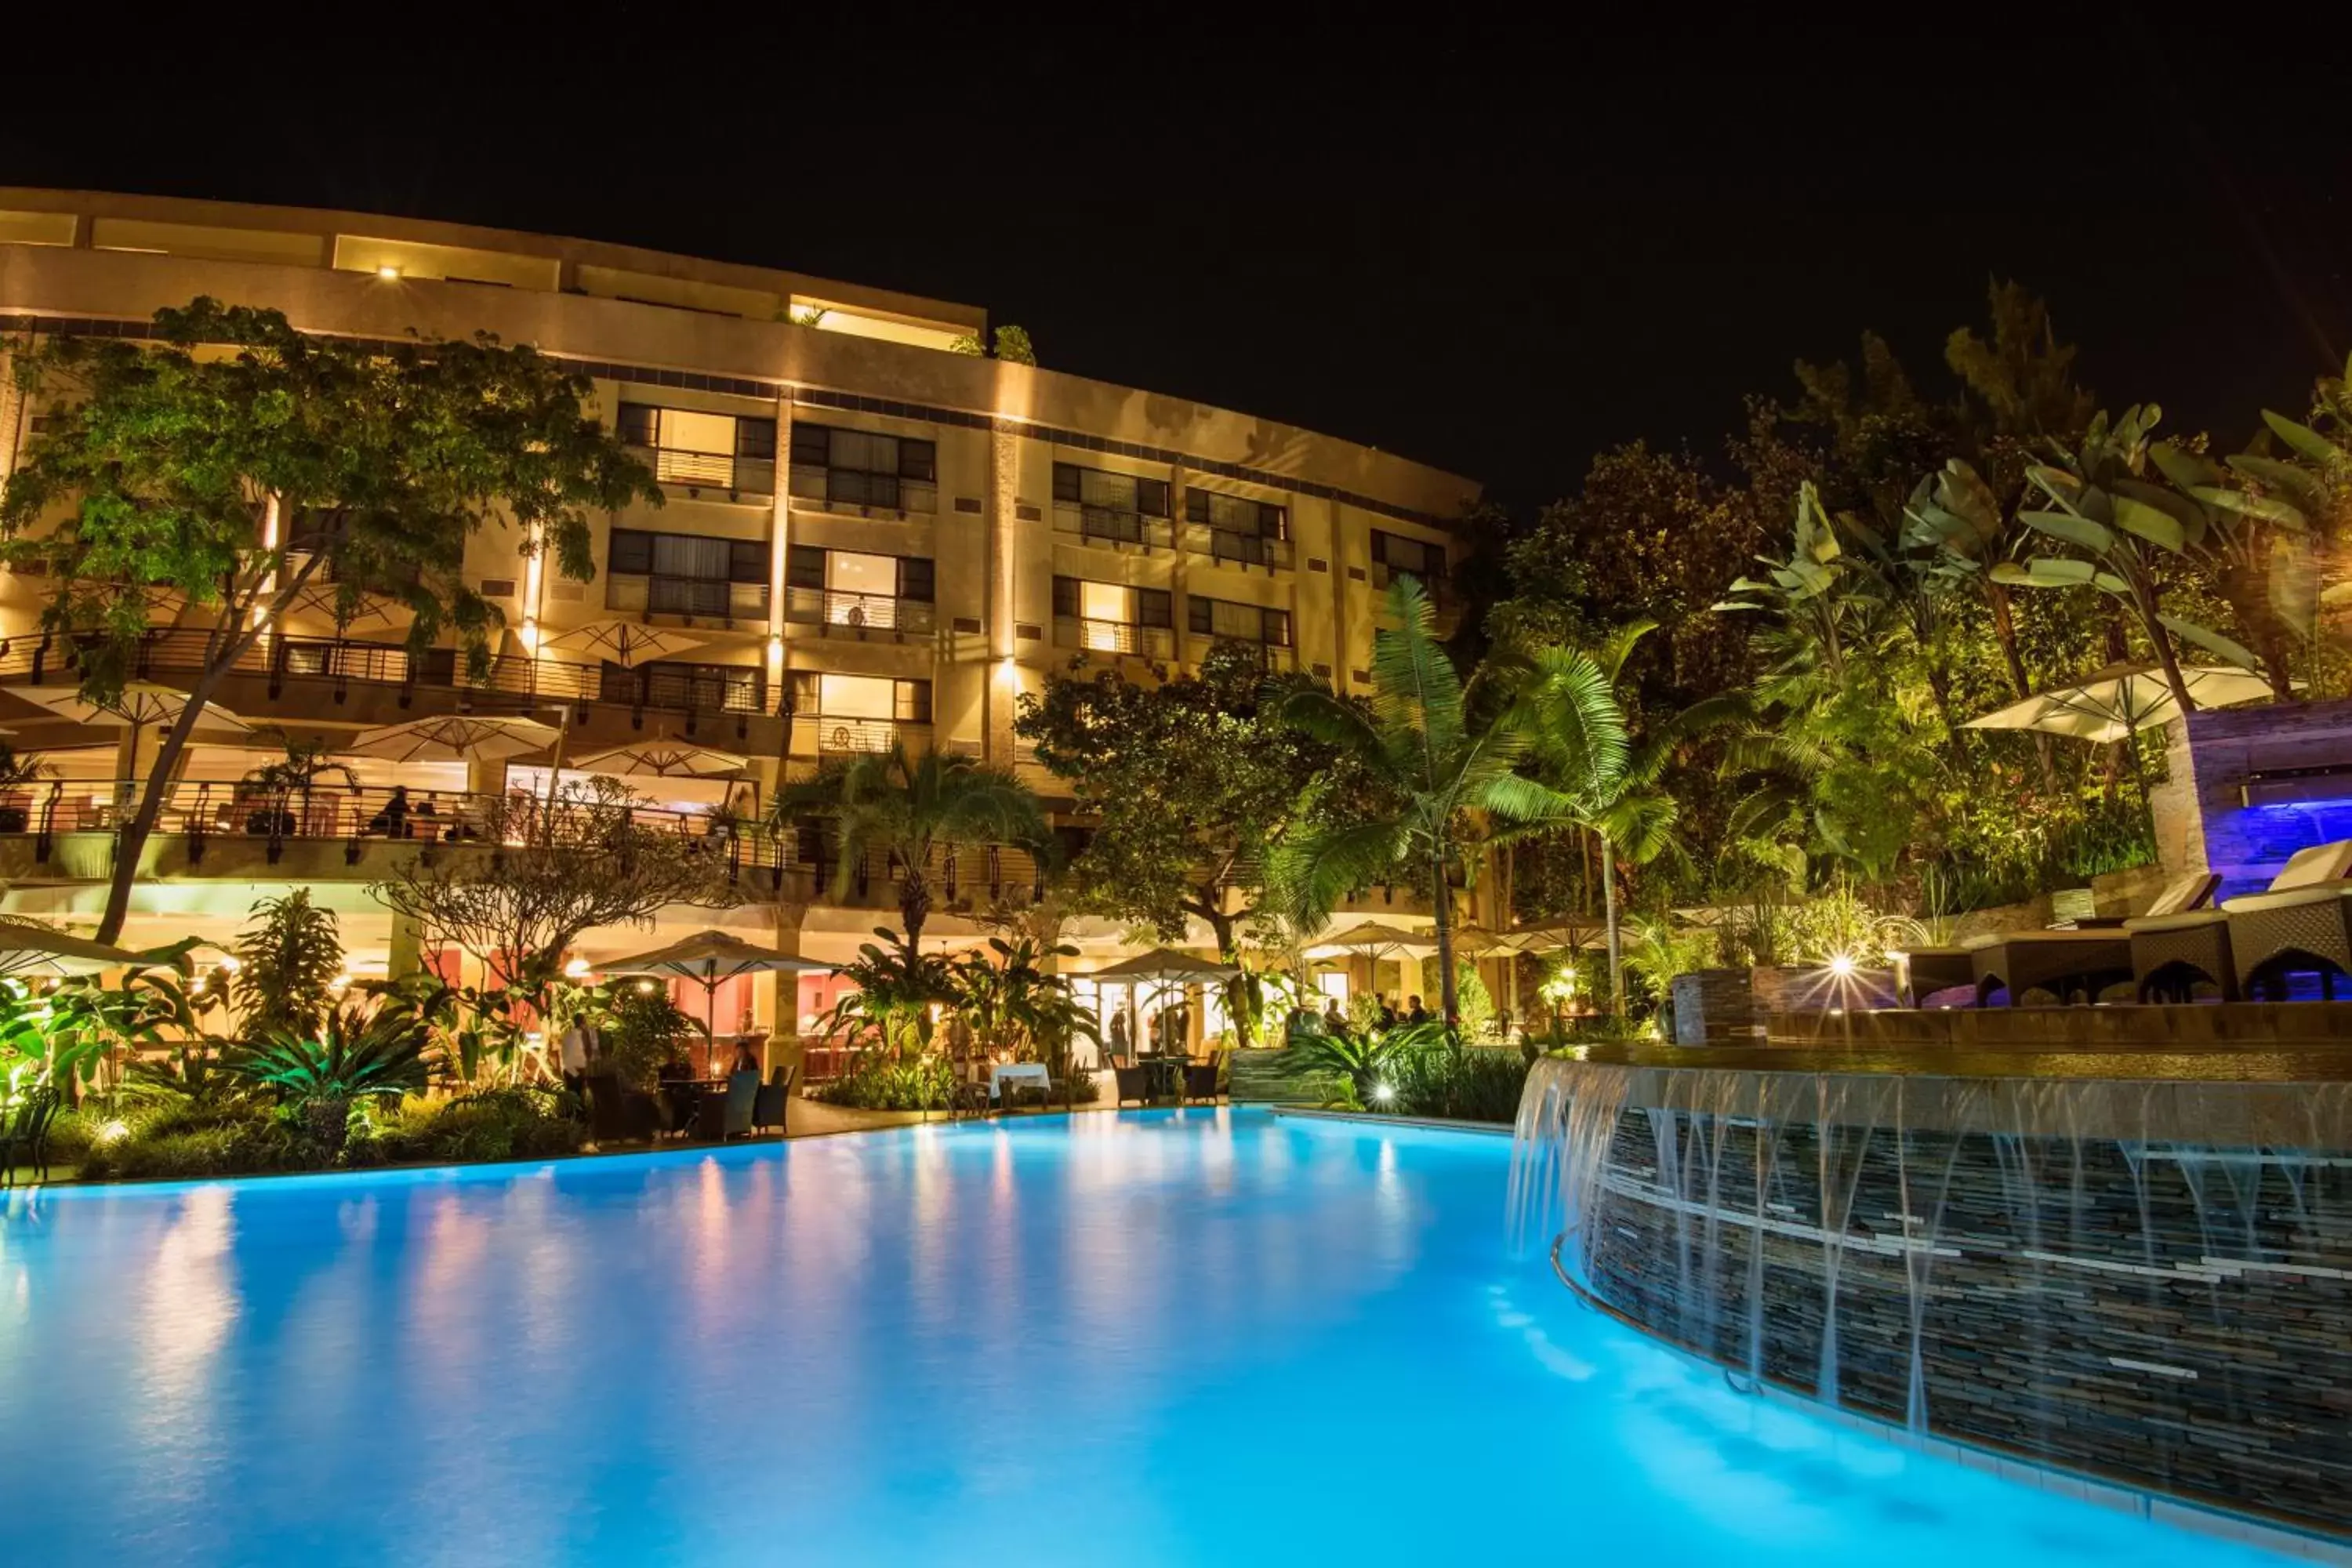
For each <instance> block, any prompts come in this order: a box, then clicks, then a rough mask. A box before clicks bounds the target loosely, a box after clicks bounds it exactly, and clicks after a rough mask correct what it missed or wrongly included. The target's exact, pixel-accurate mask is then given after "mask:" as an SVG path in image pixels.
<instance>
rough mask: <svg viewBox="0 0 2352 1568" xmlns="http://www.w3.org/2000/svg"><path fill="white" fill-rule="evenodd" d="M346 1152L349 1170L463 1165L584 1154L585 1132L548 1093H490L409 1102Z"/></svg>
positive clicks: (375, 1121) (373, 1123) (560, 1099)
mask: <svg viewBox="0 0 2352 1568" xmlns="http://www.w3.org/2000/svg"><path fill="white" fill-rule="evenodd" d="M354 1133H355V1136H353V1138H352V1142H351V1143H350V1144H349V1146H348V1147H347V1148H346V1149H345V1152H344V1163H346V1164H350V1165H383V1164H410V1163H431V1164H444V1163H446V1164H457V1163H465V1162H469V1161H478V1160H526V1159H548V1158H552V1157H555V1156H558V1155H562V1154H575V1153H577V1152H579V1151H580V1148H581V1145H582V1144H583V1143H584V1142H586V1141H587V1136H588V1130H587V1127H586V1126H585V1125H584V1124H583V1122H582V1121H580V1119H579V1118H578V1117H577V1116H574V1115H572V1114H571V1109H570V1107H569V1106H568V1105H567V1103H566V1100H565V1097H564V1096H562V1095H559V1094H556V1093H554V1092H552V1091H551V1090H548V1089H525V1088H509V1089H485V1090H483V1091H481V1092H479V1093H476V1094H467V1095H460V1096H458V1097H457V1098H456V1099H453V1100H425V1099H422V1098H416V1097H411V1098H409V1099H406V1100H402V1101H401V1102H400V1104H399V1105H398V1106H397V1107H394V1108H393V1109H392V1110H389V1111H388V1112H386V1113H385V1114H383V1115H381V1116H370V1117H369V1118H368V1119H367V1121H366V1122H365V1124H364V1130H363V1131H362V1130H361V1129H359V1128H355V1129H354Z"/></svg>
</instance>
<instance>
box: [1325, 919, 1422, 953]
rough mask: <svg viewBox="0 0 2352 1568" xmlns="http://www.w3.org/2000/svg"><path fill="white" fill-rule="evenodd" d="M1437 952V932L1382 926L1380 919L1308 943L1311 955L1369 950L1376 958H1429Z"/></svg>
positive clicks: (1365, 951)
mask: <svg viewBox="0 0 2352 1568" xmlns="http://www.w3.org/2000/svg"><path fill="white" fill-rule="evenodd" d="M1436 951H1437V936H1436V933H1435V932H1434V931H1405V930H1403V929H1402V928H1400V927H1397V926H1391V925H1382V924H1381V922H1380V921H1365V922H1364V923H1363V924H1361V925H1358V926H1350V927H1349V928H1348V929H1347V930H1346V931H1341V932H1339V934H1338V935H1336V936H1324V937H1318V938H1316V939H1315V940H1314V941H1313V942H1308V943H1307V956H1308V957H1309V958H1328V957H1331V956H1332V955H1333V954H1335V953H1340V952H1361V953H1368V954H1370V956H1371V957H1372V958H1373V959H1375V960H1378V959H1381V958H1383V957H1387V956H1389V955H1391V954H1394V955H1395V956H1397V957H1399V958H1426V957H1428V956H1429V955H1430V954H1431V953H1433V952H1436Z"/></svg>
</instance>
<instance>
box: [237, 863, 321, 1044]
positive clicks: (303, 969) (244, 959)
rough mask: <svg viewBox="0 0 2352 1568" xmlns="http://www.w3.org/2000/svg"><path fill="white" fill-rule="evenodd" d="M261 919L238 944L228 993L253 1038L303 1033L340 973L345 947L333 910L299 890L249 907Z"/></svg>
mask: <svg viewBox="0 0 2352 1568" xmlns="http://www.w3.org/2000/svg"><path fill="white" fill-rule="evenodd" d="M252 913H253V914H255V915H257V916H258V917H259V919H258V920H257V921H256V922H255V923H254V924H252V925H249V926H247V928H246V929H245V931H243V933H242V934H240V935H239V936H238V937H237V939H236V958H237V969H236V978H235V980H234V981H233V982H232V989H233V991H234V993H235V994H236V1005H238V1006H239V1007H240V1008H242V1009H244V1012H245V1028H246V1032H247V1034H248V1035H249V1036H252V1037H257V1038H258V1037H267V1036H270V1035H278V1034H286V1033H296V1034H301V1033H307V1032H309V1031H310V1030H312V1029H315V1028H317V1027H318V1026H319V1016H320V1014H321V1013H323V1012H325V1011H326V1010H327V1007H328V1005H330V1002H331V987H332V986H333V984H334V982H335V979H336V977H337V976H338V975H340V974H341V973H342V972H343V944H342V938H341V932H340V931H338V930H337V929H336V925H335V914H334V911H333V910H322V909H320V908H319V907H318V906H317V905H315V904H313V903H311V902H310V889H308V888H297V889H294V890H293V891H292V892H289V893H285V894H281V895H280V896H278V897H277V898H274V899H264V900H261V901H260V902H258V903H257V904H255V905H254V906H253V910H252Z"/></svg>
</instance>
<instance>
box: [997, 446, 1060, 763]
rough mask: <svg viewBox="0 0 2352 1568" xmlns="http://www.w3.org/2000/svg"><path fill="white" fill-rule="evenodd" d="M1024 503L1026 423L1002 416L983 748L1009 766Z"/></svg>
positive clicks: (1017, 685) (1015, 690)
mask: <svg viewBox="0 0 2352 1568" xmlns="http://www.w3.org/2000/svg"><path fill="white" fill-rule="evenodd" d="M1020 509H1021V434H1020V427H1019V426H1016V425H1013V423H1012V422H1010V421H1008V420H999V421H997V422H996V425H995V426H994V427H993V428H992V430H991V431H990V433H989V444H988V612H987V613H988V625H987V647H988V671H987V677H986V681H985V683H984V685H983V686H982V692H983V696H982V727H983V739H982V748H983V754H984V755H985V756H986V758H987V760H988V761H990V762H992V763H996V764H998V765H999V766H1003V767H1010V766H1012V765H1013V711H1014V707H1015V700H1016V699H1017V698H1018V696H1019V693H1020V678H1019V676H1018V675H1017V674H1016V673H1015V672H1014V668H1013V667H1014V663H1015V656H1016V654H1017V651H1018V644H1017V639H1016V638H1015V637H1014V635H1013V633H1014V623H1015V617H1016V616H1018V614H1019V610H1020V599H1019V595H1016V594H1015V593H1014V591H1013V590H1014V583H1015V577H1016V574H1017V573H1018V571H1019V567H1020V561H1021V548H1020V521H1021V510H1020ZM1049 548H1050V547H1049ZM1041 624H1042V623H1041Z"/></svg>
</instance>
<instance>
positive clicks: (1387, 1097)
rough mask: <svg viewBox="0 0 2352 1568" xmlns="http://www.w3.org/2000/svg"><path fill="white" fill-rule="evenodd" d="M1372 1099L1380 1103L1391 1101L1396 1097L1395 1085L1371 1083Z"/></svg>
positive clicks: (1385, 1103) (1384, 1103)
mask: <svg viewBox="0 0 2352 1568" xmlns="http://www.w3.org/2000/svg"><path fill="white" fill-rule="evenodd" d="M1372 1099H1373V1100H1376V1101H1377V1102H1379V1103H1380V1104H1381V1105H1387V1104H1389V1103H1391V1101H1393V1100H1395V1099H1396V1085H1394V1084H1392V1083H1376V1084H1374V1085H1372Z"/></svg>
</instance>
